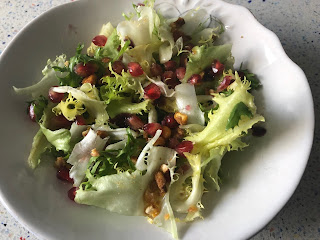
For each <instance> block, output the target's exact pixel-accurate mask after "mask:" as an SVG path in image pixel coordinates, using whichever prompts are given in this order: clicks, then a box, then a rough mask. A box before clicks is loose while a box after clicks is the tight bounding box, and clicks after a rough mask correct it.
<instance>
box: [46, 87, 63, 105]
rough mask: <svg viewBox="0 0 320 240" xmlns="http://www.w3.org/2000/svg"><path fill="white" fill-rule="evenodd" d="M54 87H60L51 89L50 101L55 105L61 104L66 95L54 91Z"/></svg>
mask: <svg viewBox="0 0 320 240" xmlns="http://www.w3.org/2000/svg"><path fill="white" fill-rule="evenodd" d="M54 87H58V86H53V87H51V88H50V89H49V99H50V100H51V102H53V103H59V102H61V101H62V99H64V93H57V92H55V91H53V88H54Z"/></svg>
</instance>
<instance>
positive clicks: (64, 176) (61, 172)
mask: <svg viewBox="0 0 320 240" xmlns="http://www.w3.org/2000/svg"><path fill="white" fill-rule="evenodd" d="M57 178H59V179H60V180H62V181H66V182H70V183H73V179H72V178H70V176H69V170H68V169H67V168H64V167H62V168H60V169H58V171H57Z"/></svg>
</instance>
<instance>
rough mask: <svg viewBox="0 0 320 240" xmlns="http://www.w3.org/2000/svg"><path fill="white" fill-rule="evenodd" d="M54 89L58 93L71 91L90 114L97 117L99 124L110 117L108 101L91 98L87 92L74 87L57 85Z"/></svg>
mask: <svg viewBox="0 0 320 240" xmlns="http://www.w3.org/2000/svg"><path fill="white" fill-rule="evenodd" d="M53 91H55V92H58V93H66V92H67V93H70V94H71V95H72V96H73V97H74V98H75V99H77V100H79V101H81V102H82V103H83V104H84V105H85V107H86V109H87V111H88V112H89V114H90V115H91V116H93V117H94V118H95V123H96V124H98V125H103V124H105V123H106V122H107V121H108V119H109V116H108V113H107V111H106V103H105V102H104V101H98V100H95V99H92V98H90V97H89V96H88V95H87V94H85V93H84V92H82V91H81V90H78V89H76V88H72V87H67V86H63V87H55V88H53Z"/></svg>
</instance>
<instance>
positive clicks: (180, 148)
mask: <svg viewBox="0 0 320 240" xmlns="http://www.w3.org/2000/svg"><path fill="white" fill-rule="evenodd" d="M192 149H193V143H192V142H190V141H182V142H181V143H179V144H178V145H177V146H176V147H175V150H176V151H177V153H178V154H179V155H181V156H184V154H183V153H185V152H191V151H192Z"/></svg>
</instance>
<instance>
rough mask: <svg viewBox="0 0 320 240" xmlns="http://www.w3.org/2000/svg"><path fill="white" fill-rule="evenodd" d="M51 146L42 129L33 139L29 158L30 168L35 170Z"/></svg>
mask: <svg viewBox="0 0 320 240" xmlns="http://www.w3.org/2000/svg"><path fill="white" fill-rule="evenodd" d="M50 146H51V144H50V143H49V142H48V140H47V138H46V136H45V135H44V134H43V132H42V130H41V129H40V130H39V131H38V132H37V134H36V135H35V136H34V137H33V141H32V146H31V151H30V154H29V157H28V164H29V166H30V167H31V168H32V169H34V168H36V167H37V166H38V165H39V164H40V161H41V156H42V154H43V153H44V152H45V151H46V150H47V149H48V148H49V147H50Z"/></svg>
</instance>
